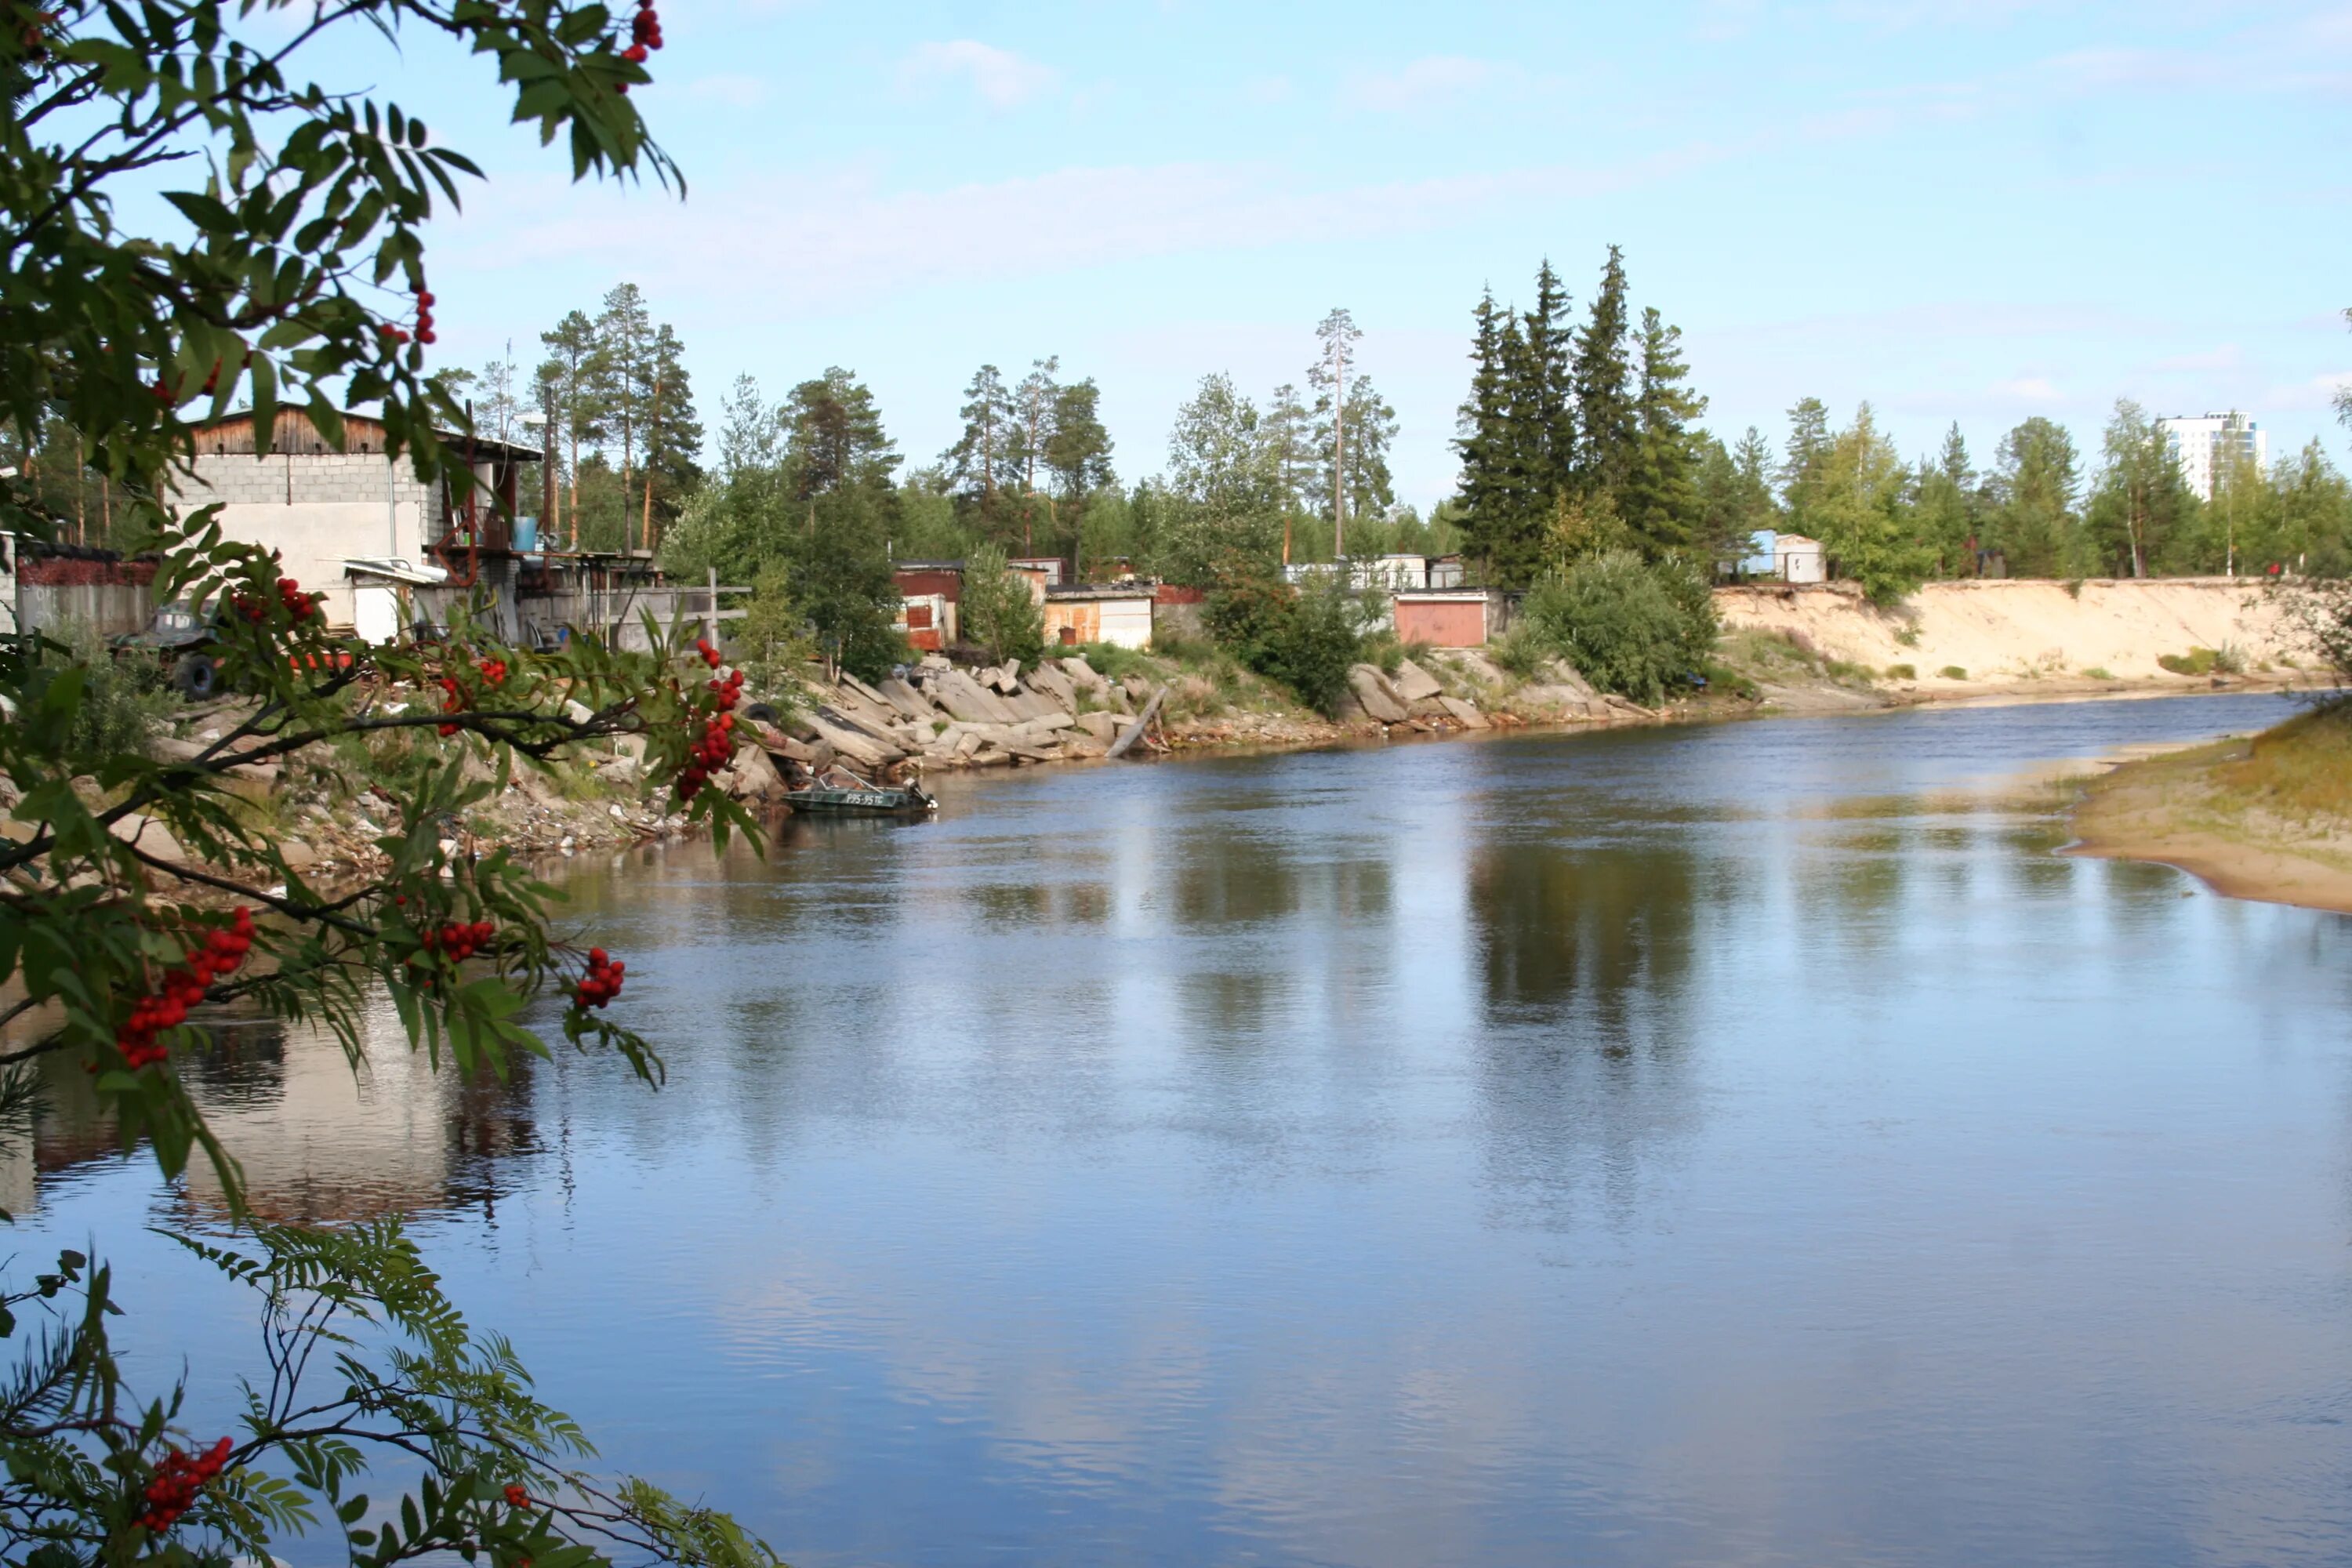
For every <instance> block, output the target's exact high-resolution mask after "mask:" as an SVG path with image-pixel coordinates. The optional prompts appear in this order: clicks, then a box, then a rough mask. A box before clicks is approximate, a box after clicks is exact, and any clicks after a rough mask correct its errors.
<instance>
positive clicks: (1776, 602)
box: [1716, 578, 2294, 696]
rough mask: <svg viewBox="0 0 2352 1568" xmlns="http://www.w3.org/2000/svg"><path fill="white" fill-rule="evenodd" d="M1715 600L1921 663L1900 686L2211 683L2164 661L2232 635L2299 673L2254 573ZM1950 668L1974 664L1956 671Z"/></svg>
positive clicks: (1952, 689)
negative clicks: (1885, 598) (1885, 595)
mask: <svg viewBox="0 0 2352 1568" xmlns="http://www.w3.org/2000/svg"><path fill="white" fill-rule="evenodd" d="M1716 604H1717V608H1718V609H1719V610H1720V611H1721V612H1722V615H1723V620H1724V625H1725V626H1726V627H1727V628H1728V629H1731V630H1735V631H1737V630H1740V629H1753V630H1759V631H1766V632H1774V633H1781V634H1790V633H1793V634H1796V635H1797V636H1798V637H1801V638H1802V639H1804V641H1805V642H1806V643H1807V644H1809V645H1810V646H1811V647H1812V648H1813V649H1814V650H1815V651H1816V652H1818V653H1820V654H1821V655H1822V656H1823V657H1824V658H1835V659H1843V660H1848V661H1851V662H1853V663H1855V664H1860V665H1866V666H1869V667H1870V668H1871V669H1872V670H1874V672H1877V673H1878V674H1880V675H1881V676H1884V675H1885V671H1886V670H1887V669H1888V668H1890V667H1893V666H1897V665H1909V666H1911V667H1912V668H1914V669H1915V670H1916V672H1917V675H1916V680H1915V681H1913V682H1910V683H1905V682H1900V681H1897V682H1895V685H1896V687H1897V688H1898V689H1900V687H1901V686H1902V685H1904V684H1912V685H1914V686H1916V689H1917V690H1918V692H1919V693H1920V694H1921V695H1928V696H1964V695H1969V694H1971V693H1973V692H1978V691H1984V692H1990V691H2014V690H2024V689H2039V690H2042V691H2043V692H2046V693H2047V694H2050V695H2056V694H2057V693H2058V692H2059V691H2060V690H2063V689H2084V688H2090V689H2115V688H2116V687H2118V686H2127V685H2128V686H2145V687H2147V688H2149V689H2184V690H2185V689H2193V688H2199V687H2204V686H2207V685H2208V684H2209V682H2208V680H2207V679H2205V678H2202V677H2189V676H2180V675H2173V674H2168V673H2167V672H2166V671H2165V670H2163V669H2162V668H2159V667H2158V664H2157V660H2158V658H2160V657H2162V656H2163V655H2166V654H2174V655H2185V654H2187V653H2188V652H2189V650H2190V649H2191V648H2196V647H2206V648H2221V647H2225V646H2226V647H2233V648H2235V649H2237V650H2239V651H2240V652H2241V653H2242V655H2243V657H2244V662H2245V667H2246V670H2247V672H2248V674H2249V675H2251V676H2254V677H2256V678H2257V679H2259V678H2261V677H2262V676H2263V674H2264V673H2266V672H2263V670H2262V669H2261V666H2262V665H2263V664H2265V663H2267V664H2270V665H2271V666H2273V671H2272V672H2267V673H2272V674H2274V675H2275V676H2276V677H2278V678H2282V679H2284V678H2288V677H2292V676H2293V675H2294V669H2293V668H2292V666H2291V665H2290V663H2289V655H2290V652H2291V650H2290V649H2289V648H2288V647H2285V646H2284V645H2283V644H2282V641H2281V629H2280V622H2279V616H2278V615H2277V613H2276V611H2275V609H2274V608H2273V606H2272V605H2270V604H2269V603H2268V602H2267V601H2266V599H2265V597H2264V595H2263V587H2262V585H2261V584H2258V583H2254V582H2251V581H2249V580H2247V579H2244V578H2238V579H2234V580H2232V579H2226V578H2170V579H2165V580H2162V581H2153V582H2144V583H2135V582H2116V581H2112V580H2105V579H2098V578H2094V579H2092V580H2090V581H2088V582H2085V583H2083V584H2079V585H2078V587H2077V588H2076V589H2075V590H2074V591H2072V592H2070V591H2069V589H2068V586H2067V584H2063V583H2050V582H2023V581H1978V582H1965V583H1930V584H1927V585H1925V586H1923V587H1922V588H1920V589H1919V591H1918V592H1917V593H1916V594H1915V595H1912V597H1911V598H1910V599H1909V600H1908V601H1907V602H1906V603H1905V604H1903V605H1899V606H1897V607H1896V608H1895V609H1892V610H1880V609H1877V608H1875V607H1874V606H1873V605H1871V604H1870V603H1869V602H1868V601H1867V600H1865V599H1864V598H1863V597H1862V595H1861V594H1860V592H1859V591H1857V590H1856V589H1855V588H1854V586H1853V584H1848V583H1835V584H1821V585H1817V586H1808V587H1802V588H1785V587H1780V586H1770V587H1740V588H1722V589H1718V590H1717V593H1716ZM1906 637H1907V638H1908V640H1905V639H1906ZM1948 668H1956V669H1959V670H1963V671H1965V672H1966V673H1965V675H1962V676H1948V675H1945V674H1943V673H1942V672H1943V671H1944V670H1946V669H1948ZM2094 671H2096V672H2100V673H2097V674H2094V673H2093V672H2094ZM2053 683H2054V685H2053Z"/></svg>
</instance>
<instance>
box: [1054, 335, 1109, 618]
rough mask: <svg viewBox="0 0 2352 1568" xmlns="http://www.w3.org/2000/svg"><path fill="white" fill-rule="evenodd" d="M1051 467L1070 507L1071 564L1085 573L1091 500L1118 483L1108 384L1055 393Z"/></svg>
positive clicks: (1087, 384)
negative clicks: (1105, 393) (1108, 422)
mask: <svg viewBox="0 0 2352 1568" xmlns="http://www.w3.org/2000/svg"><path fill="white" fill-rule="evenodd" d="M1045 469H1046V472H1047V473H1048V474H1049V475H1050V476H1051V478H1052V480H1053V482H1054V483H1055V484H1056V485H1058V486H1059V487H1060V489H1061V493H1062V500H1063V501H1064V503H1065V504H1066V505H1067V506H1068V507H1069V509H1070V510H1069V527H1068V530H1067V536H1068V538H1069V540H1070V543H1071V559H1070V564H1071V566H1072V568H1073V569H1074V570H1075V571H1076V572H1077V573H1078V574H1079V575H1080V576H1083V575H1084V567H1085V563H1084V562H1083V561H1082V560H1081V559H1080V556H1081V554H1082V553H1083V552H1081V551H1080V549H1079V548H1078V546H1079V545H1080V543H1081V542H1083V541H1084V540H1085V538H1086V536H1087V501H1088V499H1089V498H1090V497H1092V496H1093V495H1094V493H1095V492H1096V491H1097V490H1099V489H1103V488H1104V487H1106V486H1109V485H1116V484H1118V475H1117V474H1115V473H1113V472H1112V471H1111V466H1110V432H1109V431H1108V429H1106V428H1105V427H1104V426H1103V422H1102V389H1101V388H1100V387H1098V386H1097V385H1096V384H1095V381H1094V377H1092V376H1088V377H1087V379H1086V380H1084V381H1080V382H1075V383H1073V384H1070V385H1068V386H1065V387H1062V388H1060V389H1059V390H1057V391H1056V392H1055V394H1054V406H1053V409H1052V424H1051V428H1050V429H1049V430H1048V431H1047V433H1046V436H1045Z"/></svg>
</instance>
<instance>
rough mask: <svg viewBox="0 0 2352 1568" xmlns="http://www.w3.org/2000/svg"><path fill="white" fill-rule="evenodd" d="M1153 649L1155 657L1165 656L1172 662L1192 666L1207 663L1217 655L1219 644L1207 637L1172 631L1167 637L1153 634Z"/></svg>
mask: <svg viewBox="0 0 2352 1568" xmlns="http://www.w3.org/2000/svg"><path fill="white" fill-rule="evenodd" d="M1151 651H1152V653H1153V655H1154V656H1155V657H1157V658H1164V659H1166V660H1168V661H1169V662H1170V663H1171V664H1181V665H1183V666H1186V667H1187V668H1191V667H1192V666H1195V665H1205V664H1207V663H1209V662H1210V661H1211V660H1213V659H1214V658H1216V657H1217V645H1216V644H1214V643H1213V642H1211V641H1210V640H1209V639H1208V638H1206V637H1187V636H1185V635H1184V634H1183V633H1182V632H1170V633H1169V634H1168V635H1167V636H1165V637H1161V636H1159V635H1157V634H1154V635H1153V637H1152V638H1151Z"/></svg>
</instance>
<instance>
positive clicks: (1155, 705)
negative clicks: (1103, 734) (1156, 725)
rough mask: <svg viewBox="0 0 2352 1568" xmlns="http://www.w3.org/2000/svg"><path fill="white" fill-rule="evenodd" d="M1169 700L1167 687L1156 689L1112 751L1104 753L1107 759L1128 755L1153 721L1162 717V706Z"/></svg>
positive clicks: (1119, 736)
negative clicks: (1161, 704)
mask: <svg viewBox="0 0 2352 1568" xmlns="http://www.w3.org/2000/svg"><path fill="white" fill-rule="evenodd" d="M1166 700H1168V689H1167V688H1166V687H1165V686H1162V687H1158V688H1156V689H1153V691H1152V693H1151V700H1150V701H1149V702H1147V703H1145V704H1144V705H1143V711H1142V712H1140V713H1139V714H1137V715H1136V716H1135V721H1134V722H1133V723H1131V724H1129V725H1128V727H1127V728H1126V729H1124V730H1122V731H1119V735H1118V740H1116V741H1113V742H1111V743H1110V750H1109V751H1108V752H1104V753H1103V755H1104V757H1105V759H1106V760H1108V759H1110V758H1113V757H1123V756H1125V755H1127V753H1128V751H1129V748H1131V747H1132V746H1134V744H1135V743H1136V742H1138V741H1140V740H1141V739H1143V731H1146V730H1148V729H1150V727H1151V721H1152V720H1154V719H1156V718H1158V717H1159V716H1160V703H1162V702H1164V701H1166Z"/></svg>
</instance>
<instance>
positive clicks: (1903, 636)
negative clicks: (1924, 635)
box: [1895, 626, 1919, 647]
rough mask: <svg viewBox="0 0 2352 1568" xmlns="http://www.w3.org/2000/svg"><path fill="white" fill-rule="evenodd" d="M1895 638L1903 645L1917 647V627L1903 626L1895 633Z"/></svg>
mask: <svg viewBox="0 0 2352 1568" xmlns="http://www.w3.org/2000/svg"><path fill="white" fill-rule="evenodd" d="M1895 641H1896V642H1899V643H1901V644H1902V645H1903V646H1904V647H1918V646H1919V628H1918V627H1917V626H1905V627H1904V628H1903V629H1902V630H1901V631H1899V632H1896V633H1895Z"/></svg>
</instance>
